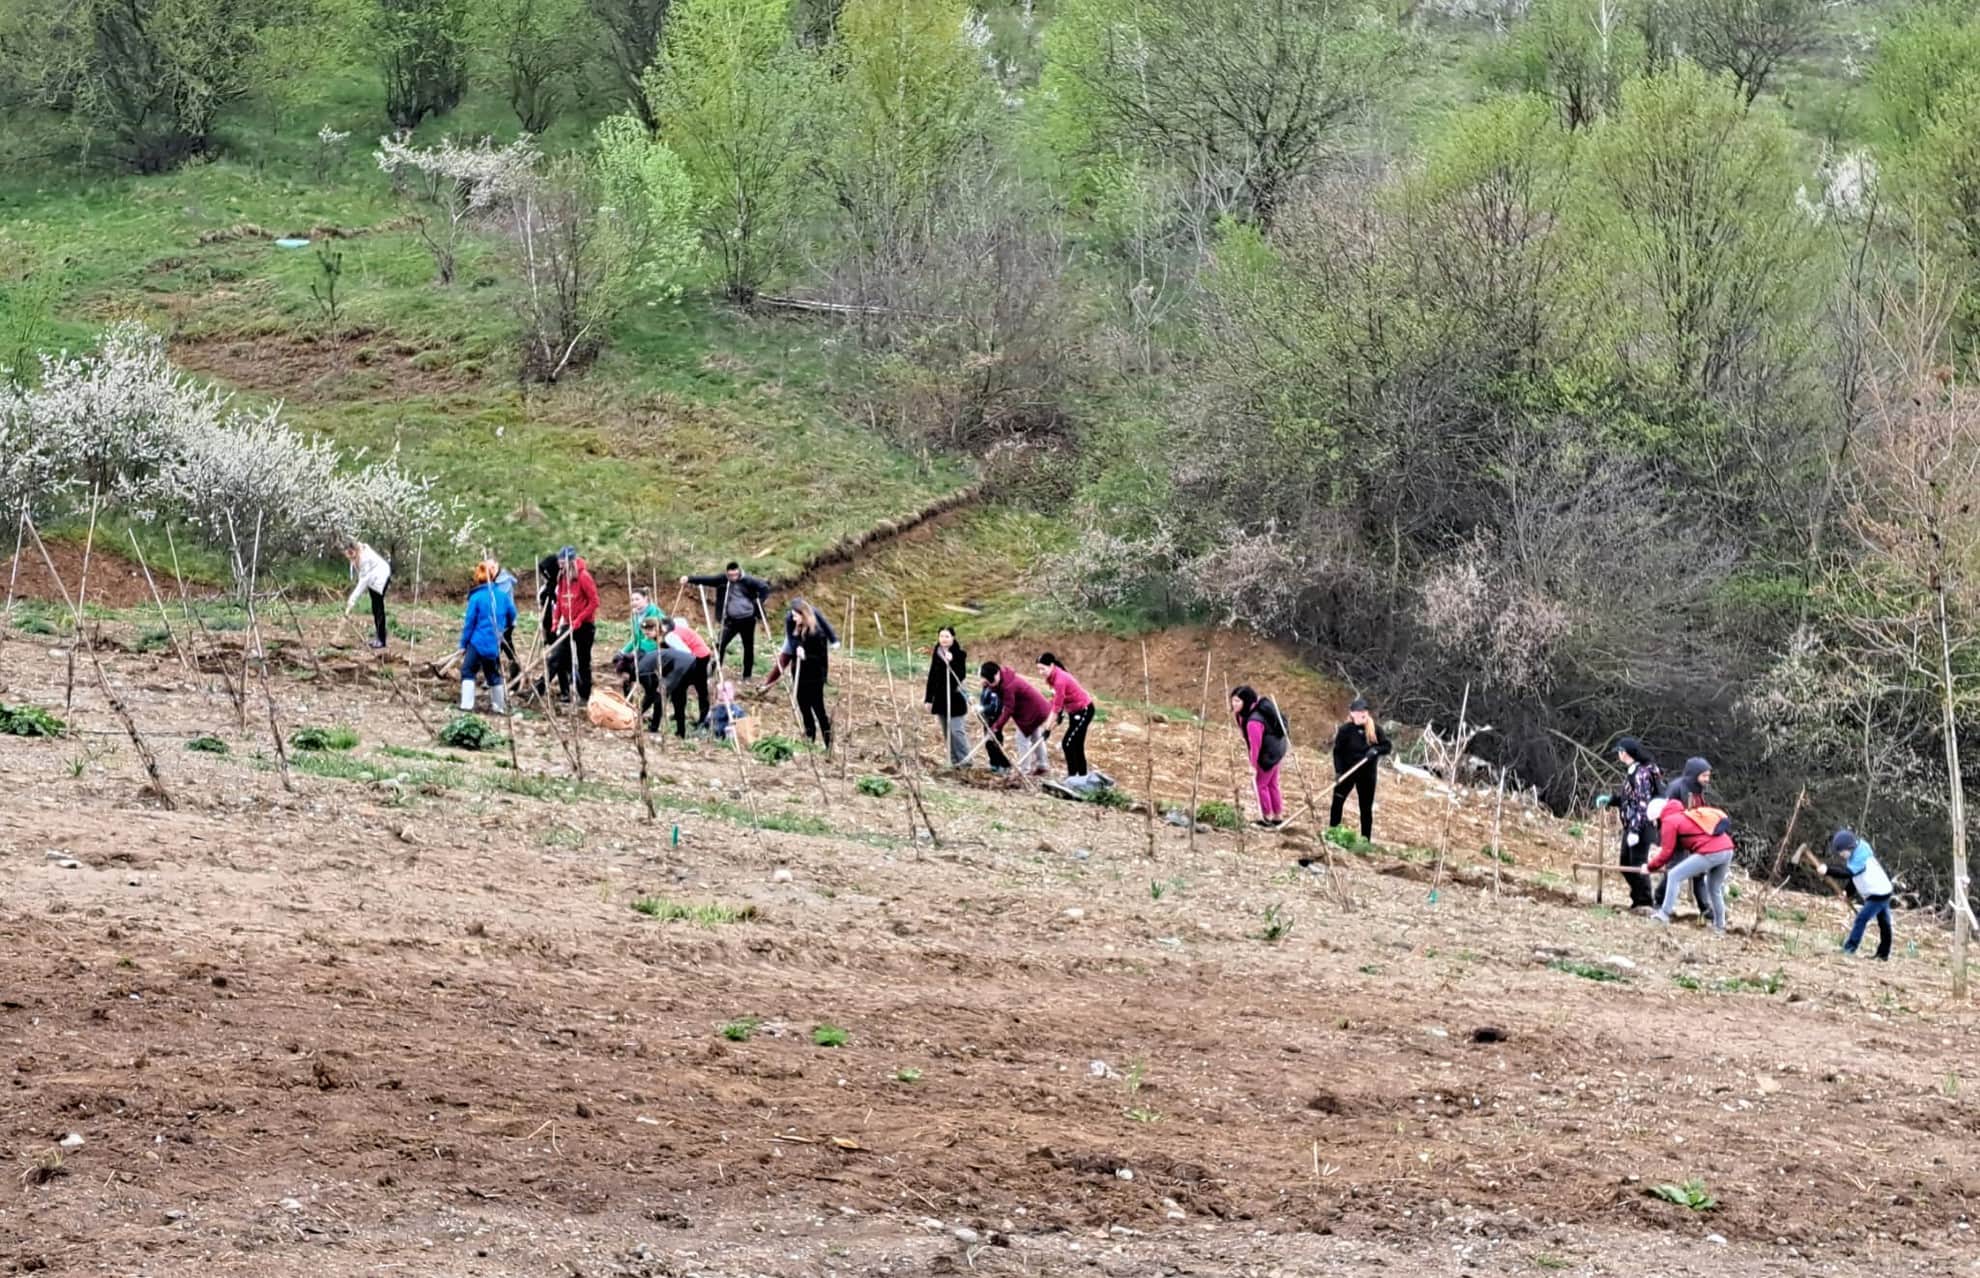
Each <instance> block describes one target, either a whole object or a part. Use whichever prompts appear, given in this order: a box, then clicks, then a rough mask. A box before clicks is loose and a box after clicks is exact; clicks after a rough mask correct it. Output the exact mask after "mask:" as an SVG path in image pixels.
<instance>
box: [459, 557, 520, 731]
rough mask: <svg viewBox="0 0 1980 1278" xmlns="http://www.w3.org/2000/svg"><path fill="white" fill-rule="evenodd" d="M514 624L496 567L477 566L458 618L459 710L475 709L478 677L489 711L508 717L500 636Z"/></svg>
mask: <svg viewBox="0 0 1980 1278" xmlns="http://www.w3.org/2000/svg"><path fill="white" fill-rule="evenodd" d="M515 624H516V604H515V600H513V599H511V598H509V596H507V595H505V594H503V593H502V592H501V590H499V589H497V588H496V585H495V565H494V564H493V563H488V562H484V563H480V564H476V565H475V569H474V589H473V590H471V591H469V592H468V598H467V610H466V612H465V613H464V614H463V615H462V617H461V710H462V712H463V713H466V712H469V711H472V710H473V709H474V690H475V689H474V685H475V676H476V675H477V674H480V675H486V676H487V678H488V708H489V709H490V710H492V711H494V712H495V713H496V714H507V713H508V704H507V702H506V701H505V700H504V699H503V688H502V635H503V632H505V631H507V630H508V629H509V628H510V627H511V626H513V625H515Z"/></svg>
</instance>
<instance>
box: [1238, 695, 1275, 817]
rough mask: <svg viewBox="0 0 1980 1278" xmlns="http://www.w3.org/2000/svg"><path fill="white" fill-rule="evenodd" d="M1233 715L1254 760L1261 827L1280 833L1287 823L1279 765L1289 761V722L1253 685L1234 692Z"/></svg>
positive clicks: (1252, 770) (1253, 772)
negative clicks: (1279, 829)
mask: <svg viewBox="0 0 1980 1278" xmlns="http://www.w3.org/2000/svg"><path fill="white" fill-rule="evenodd" d="M1231 714H1232V716H1233V717H1235V718H1236V719H1237V725H1238V731H1240V732H1242V733H1243V734H1244V744H1245V749H1246V750H1247V751H1248V752H1249V753H1250V756H1251V773H1252V786H1253V788H1254V789H1256V790H1257V791H1258V823H1259V824H1260V825H1262V826H1264V827H1266V828H1267V829H1277V828H1278V827H1279V826H1280V825H1282V824H1284V822H1285V819H1286V801H1285V797H1284V796H1283V795H1282V794H1281V793H1280V792H1279V765H1280V764H1281V763H1283V762H1285V758H1286V745H1287V741H1286V720H1285V716H1283V715H1281V714H1280V713H1279V707H1278V706H1276V705H1274V704H1272V699H1271V698H1270V697H1261V696H1259V695H1258V692H1257V690H1256V689H1254V688H1253V687H1252V686H1251V685H1250V684H1245V685H1244V686H1242V687H1238V688H1233V689H1231Z"/></svg>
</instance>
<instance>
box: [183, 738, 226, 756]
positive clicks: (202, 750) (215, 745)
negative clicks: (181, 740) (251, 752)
mask: <svg viewBox="0 0 1980 1278" xmlns="http://www.w3.org/2000/svg"><path fill="white" fill-rule="evenodd" d="M186 749H188V750H191V751H192V752H193V753H194V754H232V753H233V749H232V747H230V746H229V745H228V744H227V743H226V742H225V741H222V740H221V739H220V738H219V737H214V736H205V737H194V738H193V739H192V740H190V741H188V742H186Z"/></svg>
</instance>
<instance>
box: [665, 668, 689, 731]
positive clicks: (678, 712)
mask: <svg viewBox="0 0 1980 1278" xmlns="http://www.w3.org/2000/svg"><path fill="white" fill-rule="evenodd" d="M667 699H668V700H670V701H672V702H673V703H674V735H675V736H677V737H682V738H685V737H686V736H687V681H686V680H685V679H684V680H682V681H681V682H679V683H677V684H675V685H674V686H673V687H672V688H669V689H668V690H667Z"/></svg>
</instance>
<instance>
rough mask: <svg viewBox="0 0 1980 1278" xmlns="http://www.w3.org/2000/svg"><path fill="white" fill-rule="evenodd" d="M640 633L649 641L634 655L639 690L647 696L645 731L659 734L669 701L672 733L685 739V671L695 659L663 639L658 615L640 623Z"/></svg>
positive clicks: (686, 679)
mask: <svg viewBox="0 0 1980 1278" xmlns="http://www.w3.org/2000/svg"><path fill="white" fill-rule="evenodd" d="M640 634H641V637H642V638H644V639H646V640H649V641H650V642H649V645H648V646H647V647H646V648H645V649H644V650H643V651H641V652H640V654H639V657H638V658H637V661H638V665H637V670H638V674H639V687H640V693H641V695H642V696H644V697H645V698H646V716H647V725H646V730H647V731H648V732H650V733H652V734H653V735H654V736H659V735H660V719H661V715H662V714H663V713H664V707H666V706H668V705H670V704H671V705H672V706H673V709H674V735H675V736H677V737H680V738H682V739H683V740H685V739H686V738H687V681H688V671H689V669H690V668H691V667H692V666H693V665H694V658H693V657H691V656H689V655H688V653H687V650H686V649H685V648H675V647H670V646H669V645H667V644H666V643H664V642H663V641H662V638H661V634H660V618H658V617H648V618H646V619H645V620H643V621H642V622H640ZM663 691H664V693H665V695H664V696H662V693H663Z"/></svg>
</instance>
